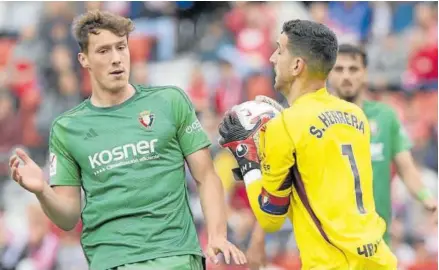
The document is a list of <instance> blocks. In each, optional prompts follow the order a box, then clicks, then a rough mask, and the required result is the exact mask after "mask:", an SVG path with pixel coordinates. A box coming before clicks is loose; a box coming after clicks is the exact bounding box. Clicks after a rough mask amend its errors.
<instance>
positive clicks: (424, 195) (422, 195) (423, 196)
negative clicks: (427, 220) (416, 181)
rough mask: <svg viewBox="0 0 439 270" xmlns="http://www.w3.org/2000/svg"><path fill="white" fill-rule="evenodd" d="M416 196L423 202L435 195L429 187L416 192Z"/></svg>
mask: <svg viewBox="0 0 439 270" xmlns="http://www.w3.org/2000/svg"><path fill="white" fill-rule="evenodd" d="M416 196H417V197H418V199H419V200H420V201H421V202H423V201H425V200H427V199H430V198H431V197H433V196H432V195H431V193H430V190H429V189H428V188H423V189H421V190H420V191H418V193H416Z"/></svg>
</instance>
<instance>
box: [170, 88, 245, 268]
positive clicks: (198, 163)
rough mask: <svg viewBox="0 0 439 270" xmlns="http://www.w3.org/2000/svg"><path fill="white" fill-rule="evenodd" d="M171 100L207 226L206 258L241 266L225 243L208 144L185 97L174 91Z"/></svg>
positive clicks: (220, 198) (218, 190)
mask: <svg viewBox="0 0 439 270" xmlns="http://www.w3.org/2000/svg"><path fill="white" fill-rule="evenodd" d="M176 91H177V92H175V93H174V94H175V95H174V96H173V99H172V108H174V119H175V121H176V125H177V139H178V142H179V145H180V148H181V151H182V154H183V156H184V157H185V159H186V162H187V163H188V166H189V169H190V171H191V174H192V176H193V178H194V179H195V181H196V183H197V187H198V192H199V193H200V200H201V207H202V209H203V215H204V219H205V222H206V225H207V233H208V247H207V255H208V256H209V258H210V259H211V260H212V261H213V262H215V263H217V262H218V260H217V258H216V254H217V253H218V252H222V253H223V254H224V258H225V260H226V262H227V263H229V262H230V258H231V257H233V259H234V261H235V263H237V264H244V263H246V259H245V256H244V254H243V253H242V252H241V251H240V250H238V249H237V248H236V247H235V246H234V245H232V244H231V243H229V242H228V241H227V220H226V206H225V198H224V190H223V186H222V183H221V180H220V179H219V177H218V175H217V174H216V172H215V169H214V166H213V161H212V157H211V155H210V152H209V148H208V147H209V146H210V141H209V139H208V137H207V135H206V133H205V132H204V130H203V129H202V127H201V124H200V122H199V121H198V119H197V117H196V115H195V110H194V108H193V105H192V103H191V102H190V101H189V99H188V97H187V96H186V95H185V94H184V93H183V92H181V90H176Z"/></svg>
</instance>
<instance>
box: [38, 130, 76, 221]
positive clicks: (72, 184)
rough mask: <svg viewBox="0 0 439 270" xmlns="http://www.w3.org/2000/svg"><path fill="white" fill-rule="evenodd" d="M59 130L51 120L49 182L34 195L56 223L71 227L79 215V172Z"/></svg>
mask: <svg viewBox="0 0 439 270" xmlns="http://www.w3.org/2000/svg"><path fill="white" fill-rule="evenodd" d="M60 133H61V132H60V130H59V127H58V126H57V124H56V122H55V124H54V125H53V127H52V130H51V134H50V140H49V151H50V161H49V162H51V163H50V186H49V185H47V187H46V188H45V190H44V192H43V193H42V194H40V195H37V198H38V200H39V201H40V203H41V206H42V207H43V210H44V212H45V213H46V215H47V216H48V217H49V218H50V219H51V220H52V221H53V222H54V223H55V224H56V225H57V226H58V227H60V228H61V229H63V230H72V229H73V228H74V227H75V226H76V224H77V223H78V221H79V218H80V215H81V176H80V169H79V166H78V164H77V163H76V161H75V159H74V158H73V157H72V155H71V154H70V152H69V151H68V150H67V148H66V146H65V141H64V140H62V138H60V137H61V136H60Z"/></svg>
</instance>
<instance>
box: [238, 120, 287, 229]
mask: <svg viewBox="0 0 439 270" xmlns="http://www.w3.org/2000/svg"><path fill="white" fill-rule="evenodd" d="M283 117H284V116H283V115H280V116H278V117H277V118H275V119H273V120H271V121H270V122H269V123H268V124H267V126H266V129H265V131H261V132H260V143H259V148H260V152H261V156H260V158H261V172H262V173H260V175H259V176H257V174H258V173H255V174H254V176H252V175H251V174H247V175H246V176H244V182H245V186H246V190H247V196H248V199H249V201H250V205H251V207H252V210H253V212H254V214H255V216H256V219H257V220H258V222H259V225H260V226H261V227H262V229H263V230H264V231H267V232H274V231H278V230H279V229H280V228H281V227H282V225H283V224H284V222H285V218H286V216H287V212H288V209H289V206H290V199H291V191H292V189H291V188H292V177H291V176H290V169H291V168H292V167H293V165H294V163H295V160H294V156H293V154H294V145H293V142H292V140H291V138H290V136H289V134H288V132H287V130H286V128H285V125H284V118H283Z"/></svg>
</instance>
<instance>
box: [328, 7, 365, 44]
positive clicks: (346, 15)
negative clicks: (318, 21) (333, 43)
mask: <svg viewBox="0 0 439 270" xmlns="http://www.w3.org/2000/svg"><path fill="white" fill-rule="evenodd" d="M328 13H329V17H328V20H329V21H330V23H329V25H330V26H332V28H333V30H334V31H335V33H336V34H337V36H338V39H339V43H340V44H341V43H346V42H347V43H357V44H358V43H363V42H365V41H366V40H367V38H368V35H369V34H370V30H371V22H372V21H371V20H372V9H371V7H370V4H369V2H329V6H328Z"/></svg>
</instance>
